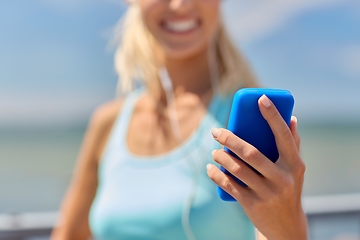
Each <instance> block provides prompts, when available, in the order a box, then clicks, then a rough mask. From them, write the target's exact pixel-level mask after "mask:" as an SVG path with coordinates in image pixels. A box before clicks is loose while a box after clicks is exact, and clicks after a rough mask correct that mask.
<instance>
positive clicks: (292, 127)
mask: <svg viewBox="0 0 360 240" xmlns="http://www.w3.org/2000/svg"><path fill="white" fill-rule="evenodd" d="M290 131H291V133H292V135H293V138H294V140H295V144H296V148H297V150H298V152H299V151H300V136H299V134H298V131H297V118H296V117H295V116H292V117H291V121H290Z"/></svg>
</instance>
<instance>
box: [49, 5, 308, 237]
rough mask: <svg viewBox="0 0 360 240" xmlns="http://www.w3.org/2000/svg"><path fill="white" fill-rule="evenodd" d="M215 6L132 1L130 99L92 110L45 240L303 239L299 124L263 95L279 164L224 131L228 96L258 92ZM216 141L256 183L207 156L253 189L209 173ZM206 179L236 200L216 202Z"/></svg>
mask: <svg viewBox="0 0 360 240" xmlns="http://www.w3.org/2000/svg"><path fill="white" fill-rule="evenodd" d="M219 5H220V0H137V1H136V0H135V1H132V2H131V3H130V6H129V9H128V12H127V14H126V16H125V20H124V28H123V32H122V42H121V45H120V46H119V48H118V50H117V52H116V56H115V66H116V69H117V70H118V73H119V75H120V79H121V81H120V85H119V89H120V91H121V92H122V93H128V94H126V96H125V97H124V98H122V99H118V100H114V101H112V102H109V103H107V104H105V105H104V106H102V107H100V108H99V109H98V110H97V111H96V112H95V113H94V115H93V117H92V119H91V121H90V124H89V127H88V129H87V132H86V135H85V138H84V142H83V146H82V150H81V153H80V156H79V161H78V165H77V168H76V172H75V175H74V178H73V180H72V183H71V186H70V189H69V191H68V193H67V195H66V198H65V200H64V203H63V206H62V208H61V218H60V221H59V223H58V224H57V227H56V228H55V230H54V232H53V234H52V238H53V239H87V238H89V237H90V236H93V237H94V238H96V239H246V240H250V239H255V231H254V226H255V227H256V228H257V229H258V230H259V231H260V232H261V233H263V235H265V236H266V237H267V238H268V239H306V234H307V231H306V218H305V214H304V212H303V210H302V207H301V202H300V196H301V191H302V182H303V175H304V171H305V166H304V164H303V162H302V161H301V159H300V157H299V154H298V148H299V137H298V134H297V132H296V119H295V118H293V119H292V121H291V125H290V128H288V127H287V126H286V124H285V125H284V122H283V121H282V119H281V118H279V114H278V112H277V110H276V109H275V107H274V106H273V105H272V103H271V102H270V101H269V100H268V99H267V97H266V96H263V97H261V98H260V99H259V107H260V110H261V112H262V114H263V116H264V117H265V119H266V120H267V121H268V122H269V124H270V126H271V128H272V130H273V132H274V134H275V136H276V141H277V144H278V148H279V152H280V158H279V160H278V161H277V163H276V164H269V161H268V160H266V159H264V157H263V156H262V155H261V154H260V153H259V152H258V151H257V150H256V149H254V148H253V147H251V146H250V145H248V144H247V143H245V142H243V141H242V140H241V139H238V138H237V137H236V136H234V135H233V134H231V133H230V132H228V131H227V130H225V129H223V127H225V126H226V124H227V119H228V116H229V111H230V106H231V100H232V96H233V94H234V92H235V91H236V90H238V89H239V88H241V87H256V86H257V83H256V81H255V80H254V77H253V76H252V74H251V72H250V70H249V69H248V67H247V65H246V63H245V62H244V60H243V59H242V58H241V57H240V56H239V54H238V53H237V51H236V49H235V47H234V46H233V45H232V44H231V42H230V41H229V39H228V37H227V35H226V32H225V29H224V27H223V25H222V24H221V21H220V6H219ZM135 79H136V80H137V82H135ZM137 85H142V87H139V88H136V89H135V90H133V88H135V86H137ZM123 96H124V94H123ZM211 129H213V130H212V134H213V138H212V137H211V135H210V131H211ZM214 139H215V140H216V141H214ZM220 144H222V145H224V146H226V147H228V148H230V149H232V150H233V151H234V152H235V153H237V154H238V155H239V156H241V157H242V158H243V159H244V160H245V161H247V162H248V163H249V164H250V165H252V166H254V167H255V168H256V169H257V170H259V171H260V172H261V173H262V174H263V176H261V177H260V176H258V175H256V174H254V173H253V172H252V171H251V170H250V169H249V168H248V167H247V166H246V165H244V164H243V163H242V162H239V161H237V160H236V159H234V158H231V157H230V156H229V155H228V154H226V152H224V151H223V150H216V151H213V159H214V160H215V161H216V162H218V163H220V164H221V165H223V166H224V167H225V168H227V169H228V170H229V171H230V172H232V173H233V174H234V175H235V176H237V177H239V178H240V179H241V180H243V181H244V182H245V183H247V184H248V185H249V188H243V187H242V186H240V185H238V184H237V183H236V182H234V181H233V180H232V179H231V178H228V177H227V176H226V175H225V174H223V173H222V172H221V171H220V170H219V169H218V168H217V167H216V166H214V165H213V164H208V163H210V162H211V161H212V156H211V152H212V150H213V149H216V148H220V147H221V145H220ZM205 166H206V168H207V172H206V170H205ZM206 173H207V174H208V176H209V177H210V178H211V179H212V180H213V181H214V182H215V183H216V184H218V185H219V186H221V187H222V188H223V189H224V190H226V191H227V192H228V193H230V194H231V195H232V196H234V198H236V200H237V201H238V202H235V203H229V202H223V201H221V200H220V198H219V197H218V196H217V193H216V190H215V186H216V185H215V184H214V183H213V182H212V181H211V180H210V178H209V177H208V176H207V175H206ZM239 203H240V204H241V205H240V204H239ZM260 235H261V234H260ZM266 237H264V236H262V239H266Z"/></svg>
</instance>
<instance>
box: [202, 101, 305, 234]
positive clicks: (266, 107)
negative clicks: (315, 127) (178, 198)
mask: <svg viewBox="0 0 360 240" xmlns="http://www.w3.org/2000/svg"><path fill="white" fill-rule="evenodd" d="M258 102H259V108H260V111H261V114H262V115H263V117H264V118H265V119H266V121H267V122H268V124H269V125H270V127H271V129H272V131H273V133H274V136H275V140H276V145H277V148H278V151H279V159H278V160H277V162H276V163H275V164H274V163H273V162H271V161H270V160H269V159H267V158H266V157H265V156H264V155H263V154H262V153H261V152H259V151H258V150H257V149H256V148H255V147H253V146H252V145H250V144H248V143H247V142H245V141H243V140H242V139H240V138H238V137H237V136H236V135H234V134H233V133H231V132H230V131H228V130H226V129H213V131H212V134H213V136H214V138H215V140H216V141H218V142H219V143H220V144H222V145H224V146H225V147H227V148H229V149H230V150H231V151H233V152H234V153H235V154H236V155H237V156H239V157H240V158H241V159H243V160H244V161H245V162H247V163H248V164H249V165H251V166H252V167H254V168H255V169H256V170H258V171H259V172H260V173H261V174H262V176H260V175H258V174H256V173H255V172H254V171H253V170H251V169H250V168H249V167H248V166H247V165H246V164H245V163H243V162H242V161H240V160H238V159H236V158H234V157H232V156H231V155H230V154H228V153H227V152H226V151H224V150H214V151H213V158H214V160H215V161H216V162H218V163H219V164H220V165H222V166H223V167H224V168H226V169H227V170H228V171H229V172H230V173H232V174H233V175H234V176H235V177H237V178H239V179H240V180H241V181H243V182H244V183H246V184H247V185H248V186H249V187H247V188H246V187H243V186H241V185H240V184H238V183H237V182H236V181H235V180H234V179H232V178H231V177H230V176H228V175H226V174H225V173H223V172H222V171H220V170H219V169H218V168H217V167H216V166H214V165H212V164H208V166H207V169H208V175H209V177H210V178H211V179H212V180H213V181H214V182H215V183H216V184H217V185H218V186H220V187H221V188H222V189H224V190H225V191H226V192H228V193H229V194H230V195H231V196H233V197H234V198H235V199H236V200H237V201H238V202H239V203H240V204H241V206H242V207H243V208H244V211H245V213H246V214H247V216H248V217H249V219H250V220H251V222H252V223H253V224H254V225H255V227H256V228H257V229H258V230H259V231H260V232H261V233H262V234H263V235H264V236H266V237H267V238H268V239H269V240H273V239H274V240H290V239H291V240H297V239H299V240H300V239H301V240H303V239H307V221H306V216H305V213H304V211H303V209H302V206H301V192H302V186H303V181H304V173H305V164H304V162H303V161H302V160H301V158H300V156H299V146H300V137H299V135H298V133H297V129H296V127H297V121H296V118H295V117H292V119H291V122H290V128H289V127H288V126H287V124H286V123H285V121H284V120H283V118H282V117H281V115H280V114H279V112H278V111H277V109H276V107H275V106H274V104H273V103H272V102H271V101H270V100H269V99H268V98H267V97H266V96H265V95H263V96H262V97H261V98H260V99H259V101H258Z"/></svg>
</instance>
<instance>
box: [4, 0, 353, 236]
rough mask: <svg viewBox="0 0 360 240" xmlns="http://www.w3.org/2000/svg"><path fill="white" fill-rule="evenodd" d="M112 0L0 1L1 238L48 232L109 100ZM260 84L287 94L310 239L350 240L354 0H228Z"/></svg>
mask: <svg viewBox="0 0 360 240" xmlns="http://www.w3.org/2000/svg"><path fill="white" fill-rule="evenodd" d="M125 10H126V4H124V2H123V1H121V0H32V1H28V0H16V1H13V0H1V1H0V239H47V238H48V233H49V232H50V229H51V227H52V225H53V223H54V219H55V218H56V215H57V211H58V209H59V205H60V203H61V201H62V198H63V196H64V193H65V191H66V189H67V187H68V184H69V182H70V178H71V175H72V172H73V168H74V165H75V161H76V158H77V154H78V151H79V148H80V144H81V140H82V136H83V134H84V131H85V129H86V125H87V122H88V120H89V118H90V116H91V113H92V112H93V111H94V109H95V108H96V107H98V106H99V105H101V104H102V103H104V102H106V101H108V100H110V99H112V98H114V97H115V88H116V83H117V76H116V74H115V71H114V67H113V50H114V49H113V48H111V46H110V45H109V41H110V40H111V37H112V35H113V28H114V26H115V24H116V23H117V21H118V20H119V18H120V17H121V15H122V13H123V12H124V11H125ZM223 15H224V21H225V22H226V24H227V26H228V28H229V30H230V33H231V35H232V37H233V39H234V41H235V42H236V45H237V46H238V47H239V49H241V50H242V51H243V53H244V54H245V56H246V58H247V59H248V60H249V61H250V63H251V65H252V67H253V69H254V71H255V73H256V75H257V76H258V78H259V80H260V82H261V84H262V85H263V86H264V87H268V88H282V89H288V90H290V91H291V92H292V94H293V95H294V97H295V101H296V103H295V109H294V115H296V116H297V117H298V121H299V132H300V135H301V138H302V147H301V152H302V157H303V160H304V161H305V163H306V165H307V170H306V174H305V184H304V202H303V203H304V208H305V210H306V212H307V214H308V219H309V229H310V238H311V239H314V240H320V239H321V240H328V239H331V240H340V239H342V240H353V239H360V156H359V155H360V94H359V92H360V1H359V0H291V1H285V0H272V1H265V0H252V1H247V0H227V1H224V2H223Z"/></svg>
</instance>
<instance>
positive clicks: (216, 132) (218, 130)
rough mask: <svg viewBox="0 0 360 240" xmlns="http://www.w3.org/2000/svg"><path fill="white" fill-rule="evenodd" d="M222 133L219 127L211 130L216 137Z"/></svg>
mask: <svg viewBox="0 0 360 240" xmlns="http://www.w3.org/2000/svg"><path fill="white" fill-rule="evenodd" d="M220 133H221V130H220V129H218V128H214V129H213V130H212V131H211V134H212V135H213V136H214V138H215V139H216V138H218V137H219V135H220Z"/></svg>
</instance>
